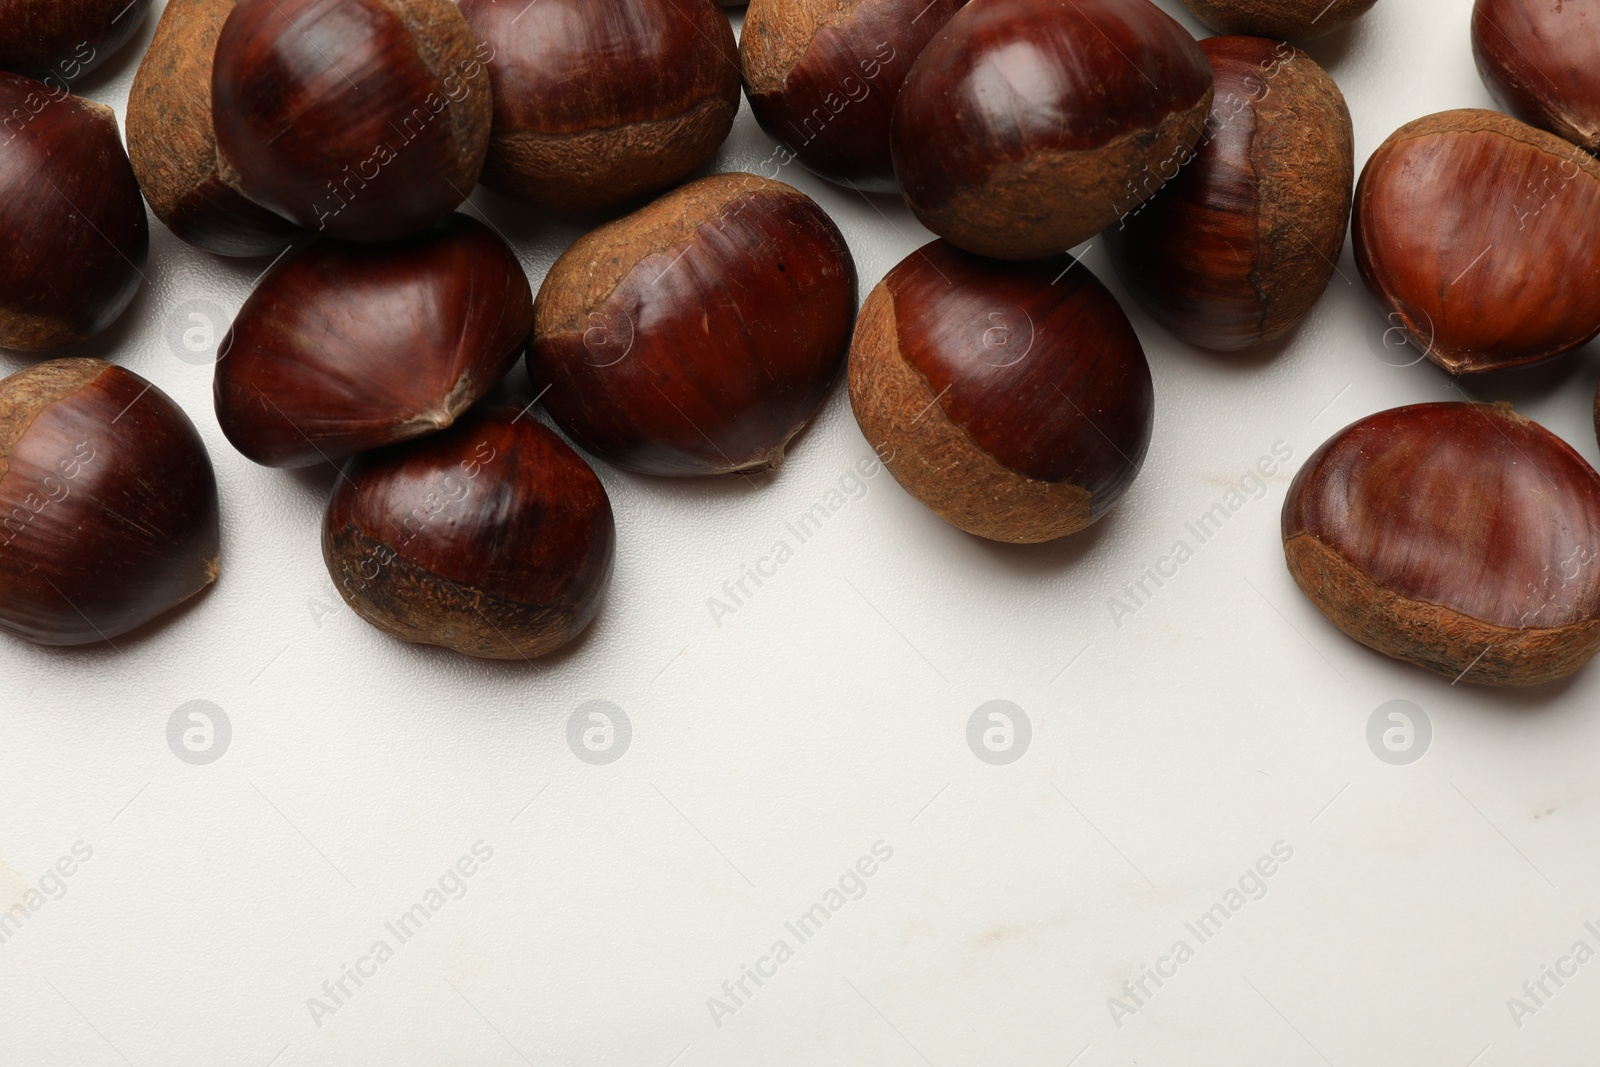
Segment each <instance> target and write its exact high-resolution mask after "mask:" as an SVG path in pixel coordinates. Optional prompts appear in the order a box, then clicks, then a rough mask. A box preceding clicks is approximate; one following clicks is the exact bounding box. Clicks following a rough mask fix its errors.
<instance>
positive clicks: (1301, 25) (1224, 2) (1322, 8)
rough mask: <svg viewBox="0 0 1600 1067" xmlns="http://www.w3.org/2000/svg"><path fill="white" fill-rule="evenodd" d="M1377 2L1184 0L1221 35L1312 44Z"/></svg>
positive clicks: (1349, 22) (1366, 0)
mask: <svg viewBox="0 0 1600 1067" xmlns="http://www.w3.org/2000/svg"><path fill="white" fill-rule="evenodd" d="M1376 2H1377V0H1183V6H1184V7H1186V8H1188V9H1189V10H1190V11H1192V12H1194V17H1195V18H1197V19H1199V20H1200V21H1201V22H1203V23H1205V24H1206V25H1207V26H1209V27H1211V28H1212V29H1213V30H1216V31H1217V32H1218V33H1234V34H1251V35H1254V36H1256V37H1270V38H1272V39H1273V40H1276V41H1283V40H1292V41H1309V40H1311V39H1312V38H1316V37H1324V36H1326V35H1328V34H1330V33H1333V32H1335V31H1336V30H1342V29H1344V28H1345V27H1346V26H1348V25H1350V24H1351V23H1353V22H1355V21H1356V19H1358V18H1360V17H1361V16H1362V15H1365V14H1366V13H1367V12H1368V11H1369V10H1371V9H1372V5H1373V4H1374V3H1376Z"/></svg>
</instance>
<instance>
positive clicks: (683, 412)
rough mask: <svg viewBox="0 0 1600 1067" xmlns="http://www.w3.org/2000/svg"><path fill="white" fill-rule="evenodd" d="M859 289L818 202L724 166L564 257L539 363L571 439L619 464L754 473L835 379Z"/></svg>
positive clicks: (544, 302)
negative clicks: (725, 169) (729, 171)
mask: <svg viewBox="0 0 1600 1067" xmlns="http://www.w3.org/2000/svg"><path fill="white" fill-rule="evenodd" d="M855 299H856V269H855V262H854V260H853V259H852V258H851V256H850V249H849V246H847V245H846V244H845V241H844V237H843V236H842V235H841V234H840V233H839V228H838V227H837V226H835V225H834V224H833V220H832V219H830V218H828V216H827V214H826V213H825V212H823V210H822V209H821V208H820V207H818V206H817V205H816V203H815V202H814V201H813V200H811V198H810V197H808V196H806V195H805V194H803V193H801V192H800V191H799V190H797V189H794V188H792V187H791V186H788V185H785V184H783V183H782V182H775V181H769V180H768V179H766V178H761V177H757V176H756V175H754V174H718V175H715V176H713V177H710V178H702V179H700V180H699V181H696V182H691V183H689V184H688V185H685V186H683V187H681V188H679V189H676V190H674V191H673V192H671V193H668V194H667V195H666V196H663V197H661V198H660V199H659V200H657V201H655V202H654V203H652V204H650V205H648V206H646V207H644V208H641V209H640V210H638V211H636V212H634V213H633V214H631V215H628V216H625V217H623V218H621V219H617V220H616V221H615V222H611V223H608V224H607V225H605V226H602V227H600V228H599V229H597V230H595V231H594V232H593V233H590V234H589V235H588V236H586V237H583V238H582V239H580V240H579V241H578V242H577V243H576V244H574V245H573V246H572V247H571V248H569V249H568V250H567V251H566V252H565V253H564V254H563V255H562V256H561V258H560V259H558V260H556V262H555V265H554V266H552V267H551V268H550V273H549V274H548V275H546V277H545V280H544V285H543V286H542V287H541V288H540V290H539V298H538V300H537V301H536V302H535V304H534V327H533V345H532V346H531V347H530V348H529V350H528V373H529V375H530V376H531V377H532V379H533V386H534V388H535V389H536V390H545V389H547V391H545V392H544V393H543V396H544V406H545V408H546V410H548V411H549V412H550V415H551V417H553V418H554V419H555V421H556V423H557V424H558V425H559V426H560V427H561V428H562V429H563V430H565V431H566V433H567V434H568V436H570V437H571V438H572V439H573V440H574V441H576V442H577V443H578V444H579V445H581V446H582V447H583V448H585V449H586V450H588V451H589V452H592V453H594V454H595V455H597V456H600V457H602V458H604V459H607V460H609V461H611V462H612V463H615V464H616V465H617V466H619V467H625V468H627V469H628V470H633V471H638V472H640V473H644V474H662V475H682V476H689V475H702V474H726V473H733V472H747V473H759V472H762V471H766V470H770V469H772V468H774V467H776V466H778V465H779V464H780V463H782V462H783V453H784V448H785V447H786V446H787V444H788V442H789V440H790V438H792V437H794V436H795V435H796V434H797V433H799V432H800V430H801V429H802V428H803V427H804V426H805V424H806V423H807V422H809V421H810V420H811V418H812V416H813V415H815V414H816V411H817V408H818V407H819V406H820V405H821V404H822V401H823V399H824V398H825V397H826V396H827V394H828V390H829V388H830V387H831V386H832V385H833V382H834V379H835V378H836V377H838V373H839V370H840V367H841V365H842V364H843V362H844V356H845V351H846V349H847V347H848V345H849V343H850V325H851V323H852V321H853V320H854V318H855ZM547 387H548V388H547Z"/></svg>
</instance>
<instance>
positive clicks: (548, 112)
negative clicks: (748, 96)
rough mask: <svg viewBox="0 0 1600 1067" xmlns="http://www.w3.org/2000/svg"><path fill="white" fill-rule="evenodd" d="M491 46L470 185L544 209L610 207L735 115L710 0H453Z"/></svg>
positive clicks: (686, 171)
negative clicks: (482, 136)
mask: <svg viewBox="0 0 1600 1067" xmlns="http://www.w3.org/2000/svg"><path fill="white" fill-rule="evenodd" d="M461 12H462V14H464V15H465V16H466V17H467V21H468V22H469V23H471V25H472V28H473V30H475V31H476V32H477V34H478V36H479V37H480V38H481V39H482V40H483V42H484V44H485V46H486V47H488V48H489V49H491V50H492V52H491V54H492V56H493V62H492V63H490V64H489V80H490V83H491V84H492V85H493V87H494V93H493V97H494V127H493V132H492V135H491V137H490V142H489V156H488V160H487V162H486V164H485V166H484V171H483V184H484V185H487V186H488V187H489V188H491V189H495V190H497V191H499V192H501V193H504V194H505V195H507V196H510V197H513V198H515V199H518V200H523V201H526V202H528V203H532V204H538V205H540V206H543V207H547V208H553V209H557V210H563V211H567V210H599V209H604V208H615V207H619V206H621V205H624V204H627V203H629V202H631V201H634V200H637V199H639V198H640V197H643V196H647V195H649V194H653V193H656V192H659V191H661V190H663V189H667V188H670V187H671V186H673V185H676V184H677V183H678V182H680V181H682V180H683V179H684V178H686V177H688V176H689V175H690V174H691V173H692V172H693V171H694V170H695V168H697V167H699V166H700V165H701V164H702V163H704V162H705V161H706V160H707V159H710V158H711V155H712V153H714V152H715V151H716V150H717V148H718V146H720V145H721V144H722V142H723V141H724V140H725V139H726V138H727V136H728V131H729V130H730V129H732V127H733V117H734V115H735V114H736V113H737V112H738V110H739V62H738V53H737V50H736V49H737V45H736V44H735V43H734V39H733V27H732V26H731V25H730V24H729V23H728V16H727V15H726V14H725V13H724V12H723V10H722V8H721V7H719V6H718V5H717V4H716V3H715V2H714V0H605V2H604V3H595V2H594V0H540V2H539V3H537V4H533V5H529V4H525V3H521V4H507V3H503V2H497V0H462V3H461Z"/></svg>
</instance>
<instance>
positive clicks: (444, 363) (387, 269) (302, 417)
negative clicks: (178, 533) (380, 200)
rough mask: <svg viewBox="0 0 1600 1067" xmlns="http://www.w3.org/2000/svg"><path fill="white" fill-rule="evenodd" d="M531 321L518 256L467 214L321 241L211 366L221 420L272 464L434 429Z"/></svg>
mask: <svg viewBox="0 0 1600 1067" xmlns="http://www.w3.org/2000/svg"><path fill="white" fill-rule="evenodd" d="M532 329H533V290H532V287H531V286H529V284H528V276H527V275H526V274H524V273H523V271H522V265H521V264H520V263H518V262H517V257H516V254H515V253H513V252H512V251H511V249H510V248H508V247H507V246H506V243H505V242H504V241H502V240H501V239H500V238H499V237H498V236H497V235H496V234H495V233H494V232H493V231H491V230H490V229H489V228H488V227H486V226H484V225H483V223H481V222H478V221H477V220H475V219H472V218H469V217H467V216H466V215H452V216H451V217H450V218H449V219H447V220H446V221H445V223H444V225H442V226H439V227H436V228H434V229H433V230H430V231H428V232H427V233H425V234H421V235H419V236H417V237H413V238H411V239H409V240H407V241H403V242H399V243H396V244H391V245H384V246H382V247H374V246H372V245H351V244H341V243H339V242H336V241H323V242H319V243H317V244H313V245H311V246H309V247H307V248H305V249H302V250H301V251H299V252H297V253H295V254H294V255H292V256H290V257H289V258H287V259H285V260H284V261H283V262H282V263H280V264H278V265H277V266H276V267H274V268H273V269H272V270H271V271H270V272H269V273H268V274H267V276H266V277H265V278H263V279H262V281H261V284H260V285H258V286H257V287H256V290H255V292H254V293H251V294H250V298H249V299H248V300H246V301H245V304H244V307H242V308H240V309H239V314H238V316H237V317H236V318H235V319H234V321H233V327H232V329H230V330H229V331H228V334H227V336H226V337H225V338H223V341H222V345H221V349H220V353H221V356H220V358H219V360H218V361H217V370H216V379H215V383H214V390H213V392H214V396H215V400H216V408H217V422H218V423H219V424H220V425H221V426H222V432H223V433H224V434H225V435H226V436H227V438H228V440H229V441H231V442H232V443H233V446H234V447H235V448H237V449H238V450H239V451H240V452H242V453H243V454H244V455H246V456H248V457H249V458H250V459H252V460H254V461H255V462H257V463H261V464H265V465H266V466H269V467H308V466H312V465H314V464H318V463H323V462H329V461H337V460H340V459H343V458H344V457H346V456H348V455H350V454H351V453H353V452H361V451H365V450H366V449H369V448H377V447H379V446H381V445H387V444H393V443H395V442H397V441H404V440H407V439H409V438H412V437H419V436H421V435H423V434H429V433H433V432H435V431H437V430H440V429H443V428H444V427H446V426H449V425H450V424H451V423H452V422H454V421H455V419H456V417H457V416H459V415H460V414H461V413H462V412H464V411H466V410H467V409H468V408H469V407H471V406H472V405H473V404H475V403H477V402H478V401H479V400H480V399H482V398H483V397H484V396H485V395H486V394H487V393H488V392H489V390H490V389H492V388H493V387H494V386H495V385H496V384H497V383H498V382H499V381H500V379H501V378H504V377H505V375H506V372H507V371H508V370H510V369H511V367H512V365H513V364H515V363H516V361H517V359H518V357H520V356H521V355H522V353H523V352H524V351H525V350H526V348H527V342H528V335H529V333H530V332H531V331H532Z"/></svg>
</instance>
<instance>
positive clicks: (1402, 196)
mask: <svg viewBox="0 0 1600 1067" xmlns="http://www.w3.org/2000/svg"><path fill="white" fill-rule="evenodd" d="M1351 230H1352V240H1353V241H1354V245H1355V254H1356V266H1358V267H1359V268H1360V269H1361V276H1362V278H1364V279H1365V280H1366V283H1367V287H1368V288H1369V289H1371V290H1372V292H1373V294H1374V295H1375V296H1377V298H1378V299H1379V301H1380V302H1382V303H1383V304H1384V306H1385V308H1386V309H1387V310H1389V311H1391V312H1393V314H1394V315H1396V316H1398V318H1397V319H1396V320H1395V321H1397V322H1398V323H1399V324H1401V325H1403V326H1404V328H1405V330H1406V332H1407V334H1408V335H1409V336H1410V338H1411V340H1412V343H1413V344H1415V345H1416V346H1417V348H1418V349H1419V350H1420V351H1423V352H1425V353H1427V355H1428V358H1429V359H1431V360H1433V361H1434V362H1435V363H1437V364H1438V365H1439V366H1441V367H1443V368H1444V369H1445V370H1448V371H1450V372H1451V373H1453V374H1465V373H1472V372H1477V371H1486V370H1494V369H1496V368H1500V367H1512V366H1516V365H1518V364H1522V363H1531V362H1533V361H1535V360H1539V359H1544V358H1545V357H1547V356H1553V355H1556V354H1557V353H1560V352H1566V351H1568V350H1570V349H1574V348H1577V347H1579V346H1580V345H1582V344H1584V343H1585V342H1587V341H1588V340H1589V339H1590V338H1592V337H1594V336H1595V334H1596V333H1600V284H1596V282H1597V281H1600V162H1596V161H1595V159H1594V158H1593V157H1592V156H1590V155H1589V154H1588V153H1586V152H1584V151H1583V150H1582V149H1580V148H1577V147H1576V146H1574V145H1572V144H1570V143H1568V142H1566V141H1563V140H1562V139H1561V138H1559V137H1556V136H1555V135H1553V134H1549V133H1545V132H1544V131H1543V130H1536V129H1534V128H1533V127H1531V126H1528V125H1525V124H1523V123H1521V122H1518V121H1517V120H1516V119H1513V118H1509V117H1507V116H1505V115H1501V114H1498V113H1496V112H1492V111H1477V110H1462V111H1446V112H1442V113H1440V114H1437V115H1429V116H1427V117H1425V118H1420V119H1417V120H1415V121H1413V122H1409V123H1407V124H1406V125H1404V126H1402V127H1400V129H1399V130H1397V131H1395V133H1394V134H1392V135H1391V136H1390V137H1389V139H1388V140H1387V141H1385V142H1384V143H1383V144H1382V145H1380V146H1379V147H1378V150H1377V151H1376V152H1374V153H1373V154H1372V157H1371V158H1370V159H1369V160H1368V161H1367V165H1366V169H1365V170H1364V171H1363V172H1362V175H1361V181H1360V183H1359V184H1358V185H1357V187H1356V198H1355V221H1354V224H1353V226H1352V227H1351Z"/></svg>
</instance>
